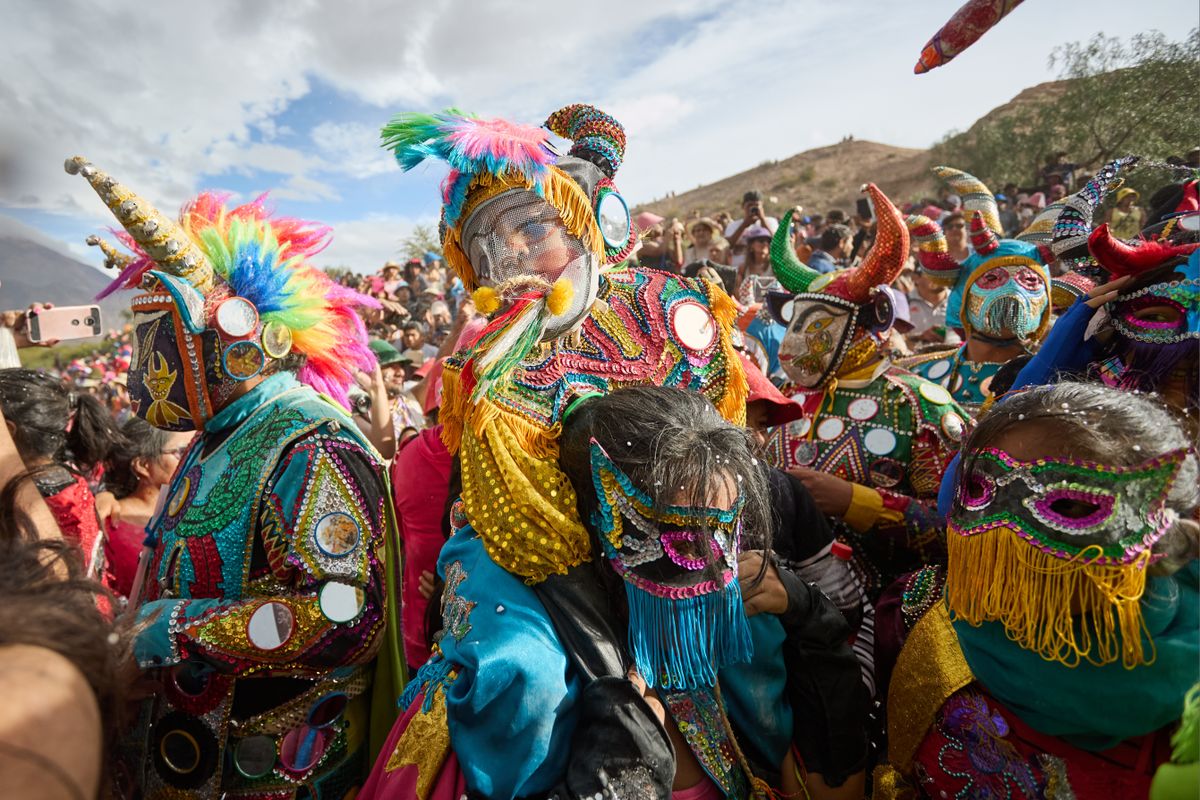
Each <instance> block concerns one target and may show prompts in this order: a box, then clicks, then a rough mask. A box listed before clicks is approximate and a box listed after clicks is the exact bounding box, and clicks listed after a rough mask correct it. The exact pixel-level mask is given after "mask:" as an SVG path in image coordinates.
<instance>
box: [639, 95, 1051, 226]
mask: <svg viewBox="0 0 1200 800" xmlns="http://www.w3.org/2000/svg"><path fill="white" fill-rule="evenodd" d="M1065 88H1066V83H1065V82H1064V81H1052V82H1050V83H1042V84H1039V85H1037V86H1032V87H1030V88H1028V89H1025V90H1023V91H1021V92H1020V93H1019V94H1018V95H1017V96H1016V97H1014V98H1013V99H1012V100H1010V101H1009V102H1007V103H1005V104H1004V105H1002V106H999V107H997V108H995V109H993V110H992V111H989V112H988V113H987V114H985V115H984V116H982V117H980V118H979V119H978V120H977V121H976V122H975V123H974V124H973V125H972V126H971V127H970V129H968V131H967V132H966V133H967V135H968V136H969V135H972V134H973V133H974V132H976V131H977V130H979V129H980V127H981V126H984V125H986V124H988V123H989V122H990V121H993V120H996V119H999V118H1001V117H1004V116H1007V115H1010V114H1012V113H1014V112H1015V111H1017V110H1021V109H1025V108H1029V107H1031V106H1036V105H1040V104H1044V103H1047V102H1053V101H1054V100H1055V99H1056V98H1057V97H1058V96H1059V95H1061V94H1062V92H1063V91H1064V90H1065ZM932 159H933V154H932V152H931V151H930V150H915V149H912V148H907V147H893V146H892V145H887V144H879V143H878V142H869V141H866V140H863V139H848V140H844V141H842V142H839V143H838V144H834V145H829V146H827V147H818V148H816V149H813V150H805V151H804V152H802V153H798V154H796V155H794V156H791V157H790V158H785V159H783V160H781V161H768V162H766V163H764V164H760V165H759V166H757V167H754V168H753V169H748V170H746V171H745V172H740V173H738V174H737V175H731V176H730V177H728V178H723V179H721V180H719V181H716V182H714V183H710V184H707V185H705V186H700V187H698V188H695V189H692V190H690V191H686V192H680V193H679V194H676V195H671V196H668V197H665V198H661V199H658V200H654V201H652V202H649V203H643V204H641V205H640V206H638V207H637V209H635V213H636V212H637V211H652V212H654V213H655V214H660V215H662V216H664V217H670V216H677V217H680V218H685V217H688V216H690V215H691V214H692V213H693V212H697V211H698V212H700V213H701V214H703V215H713V214H716V213H717V212H719V211H727V212H729V213H730V214H734V215H735V216H740V215H741V207H742V194H743V193H745V192H746V191H747V190H749V189H758V190H759V191H761V192H762V193H763V195H764V196H765V197H767V198H772V197H774V198H775V199H774V200H771V201H770V202H768V203H767V211H768V213H770V214H771V215H772V216H782V215H783V213H784V212H785V211H787V210H788V209H789V208H791V207H792V206H794V205H797V204H800V205H802V206H804V211H805V213H807V214H824V213H825V212H827V211H829V210H830V209H833V208H840V209H842V210H843V211H845V212H846V213H847V214H853V213H854V203H855V201H856V200H857V199H858V198H860V197H862V195H861V194H859V188H860V187H861V186H862V184H864V183H867V182H873V183H875V184H876V185H877V186H879V188H880V189H882V190H883V191H884V193H885V194H886V195H887V196H888V197H889V198H891V199H892V201H893V202H895V203H896V204H898V205H899V204H901V203H905V202H910V201H917V200H920V199H922V198H924V197H934V196H936V195H937V189H938V181H937V180H936V179H935V178H934V177H933V175H932V174H930V172H929V168H930V167H931V166H933V163H932Z"/></svg>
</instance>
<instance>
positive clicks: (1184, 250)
mask: <svg viewBox="0 0 1200 800" xmlns="http://www.w3.org/2000/svg"><path fill="white" fill-rule="evenodd" d="M1197 248H1200V243H1194V244H1180V245H1169V244H1163V243H1162V242H1142V243H1141V244H1138V245H1134V244H1130V243H1129V242H1126V241H1125V240H1123V239H1119V238H1117V237H1116V236H1113V235H1112V231H1110V230H1109V229H1108V223H1107V222H1106V223H1104V224H1103V225H1101V226H1100V227H1099V228H1096V230H1094V231H1092V234H1091V236H1089V237H1088V250H1090V251H1091V253H1092V256H1093V257H1094V258H1095V259H1096V260H1097V261H1098V262H1100V266H1102V267H1104V268H1105V269H1106V270H1108V271H1109V272H1110V273H1112V276H1113V277H1114V278H1119V277H1121V276H1123V275H1138V274H1140V273H1143V272H1146V271H1147V270H1151V269H1154V268H1155V267H1157V266H1159V265H1161V264H1162V263H1163V262H1165V261H1166V260H1167V259H1169V258H1174V257H1175V256H1186V255H1188V254H1189V253H1191V252H1192V251H1193V250H1196V249H1197Z"/></svg>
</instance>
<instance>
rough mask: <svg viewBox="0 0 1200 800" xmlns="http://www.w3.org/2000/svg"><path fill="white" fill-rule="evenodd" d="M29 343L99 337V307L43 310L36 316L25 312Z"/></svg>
mask: <svg viewBox="0 0 1200 800" xmlns="http://www.w3.org/2000/svg"><path fill="white" fill-rule="evenodd" d="M25 319H26V324H27V325H28V327H27V328H26V330H28V331H29V341H31V342H39V343H40V342H53V341H62V340H64V339H86V338H88V337H89V336H99V335H100V332H101V331H102V330H103V329H104V327H103V323H102V322H101V320H100V306H61V307H55V308H43V309H42V310H41V311H38V312H37V313H36V314H34V313H31V312H28V311H27V312H25Z"/></svg>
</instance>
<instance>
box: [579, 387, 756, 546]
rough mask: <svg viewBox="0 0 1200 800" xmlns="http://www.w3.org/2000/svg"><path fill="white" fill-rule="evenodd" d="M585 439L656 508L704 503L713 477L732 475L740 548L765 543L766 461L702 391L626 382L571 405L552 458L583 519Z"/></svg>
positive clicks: (586, 511) (586, 514) (587, 490)
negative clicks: (739, 498)
mask: <svg viewBox="0 0 1200 800" xmlns="http://www.w3.org/2000/svg"><path fill="white" fill-rule="evenodd" d="M592 439H595V440H596V441H597V442H599V443H600V446H601V447H603V448H604V449H605V451H606V452H607V453H608V454H609V457H610V458H611V459H612V460H613V463H614V464H616V466H617V467H618V468H619V469H620V470H621V471H622V472H624V473H625V474H626V475H628V476H629V479H630V480H631V481H633V483H634V485H635V486H637V487H638V488H639V489H641V490H642V491H643V492H645V493H646V494H647V495H649V496H650V497H651V499H652V500H653V501H654V504H655V505H656V506H659V507H666V506H671V505H695V506H704V505H709V504H710V502H711V500H710V498H711V491H712V489H714V488H715V481H716V480H718V479H719V477H720V476H723V475H725V476H731V477H733V478H734V479H736V480H737V481H738V488H739V489H740V490H741V492H742V495H743V497H744V498H745V506H744V508H743V511H742V548H743V549H745V550H756V549H766V548H767V547H769V546H770V539H771V528H772V525H771V510H770V508H771V506H770V498H769V494H768V488H767V483H766V477H765V475H764V472H763V470H764V469H765V467H764V466H763V465H761V464H760V463H759V461H758V459H757V458H755V456H754V454H753V452H752V445H751V440H750V436H749V434H748V433H747V431H746V429H745V428H740V427H738V426H735V425H733V424H731V423H729V422H728V421H726V420H725V419H724V418H723V417H722V416H721V415H720V414H719V413H717V410H716V408H714V407H713V405H712V403H710V402H709V401H708V399H707V398H705V397H704V396H703V395H701V394H699V393H697V392H692V391H688V390H685V389H676V388H672V387H664V386H631V387H626V388H622V389H618V390H617V391H615V392H613V393H611V394H608V395H604V396H603V397H596V398H593V399H589V400H585V401H584V402H583V403H582V404H581V405H580V406H578V407H577V408H576V409H574V410H573V412H572V413H571V414H570V415H569V416H568V418H567V420H566V423H565V425H564V427H563V432H562V436H561V438H560V439H559V453H560V455H559V465H560V466H561V467H562V470H563V472H564V473H566V475H567V477H568V478H569V479H570V481H571V485H572V486H573V487H574V488H575V492H576V495H577V496H578V506H579V514H580V518H581V519H582V520H583V521H584V523H585V524H588V523H589V522H590V520H591V518H592V513H593V512H594V511H595V510H596V508H597V499H596V491H595V487H594V485H593V483H592V463H591V442H592ZM681 492H682V495H683V496H682V497H680V493H681ZM597 544H598V543H597ZM596 553H597V554H598V553H599V550H598V548H597V549H596ZM598 560H603V559H598Z"/></svg>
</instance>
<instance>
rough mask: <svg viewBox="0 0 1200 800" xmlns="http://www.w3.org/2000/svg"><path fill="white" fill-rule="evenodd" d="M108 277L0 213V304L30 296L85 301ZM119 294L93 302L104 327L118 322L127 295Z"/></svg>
mask: <svg viewBox="0 0 1200 800" xmlns="http://www.w3.org/2000/svg"><path fill="white" fill-rule="evenodd" d="M97 256H99V253H97ZM111 281H112V275H111V273H107V274H106V273H104V272H101V271H100V270H98V269H96V268H95V267H90V266H88V265H87V264H85V263H83V262H82V261H80V260H79V259H78V258H76V257H75V256H73V255H72V254H71V253H70V251H69V250H67V248H66V247H65V246H64V245H62V244H61V243H60V242H55V241H54V240H52V239H50V238H49V237H47V236H45V235H43V234H42V233H40V232H38V231H36V230H34V229H33V228H31V227H29V226H28V225H24V224H22V223H20V222H18V221H17V220H15V219H12V218H11V217H5V216H0V309H3V310H8V309H14V308H25V307H27V306H28V305H29V304H30V303H35V302H48V303H53V304H54V305H56V306H76V305H88V304H90V303H93V302H94V301H95V300H94V299H95V297H96V295H97V294H99V293H100V291H101V290H102V289H104V287H105V286H107V285H108V284H109V283H110V282H111ZM122 294H123V293H122ZM122 294H118V295H117V296H113V297H108V298H106V299H105V300H102V301H101V302H100V303H99V305H100V309H101V314H102V317H103V320H104V327H105V328H106V329H110V328H119V327H121V325H123V324H124V323H123V319H122V316H121V312H122V311H124V310H126V309H128V308H129V301H128V298H127V297H124V296H122Z"/></svg>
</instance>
